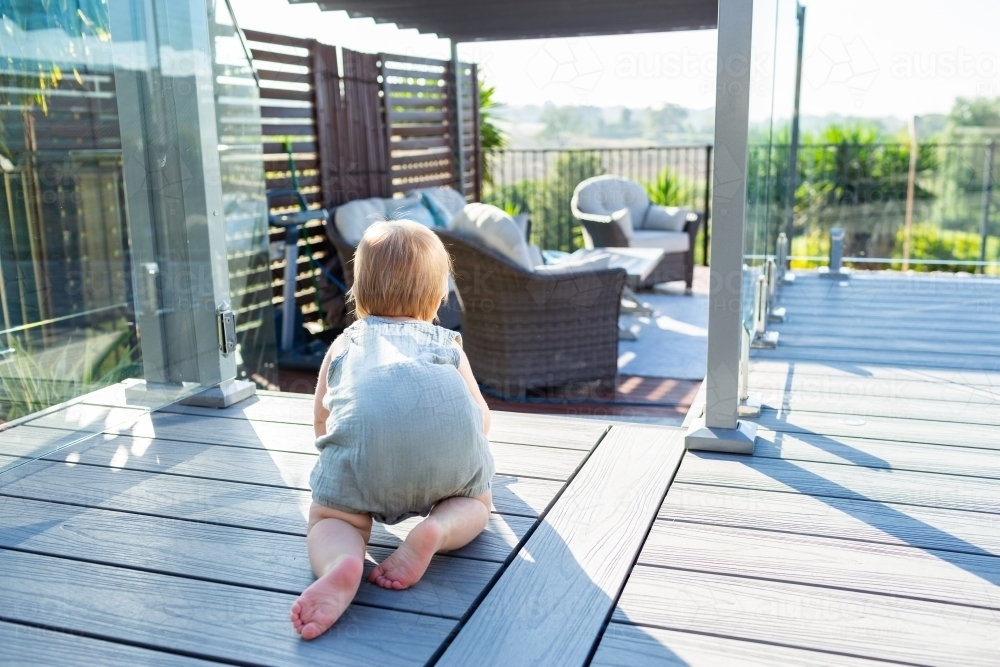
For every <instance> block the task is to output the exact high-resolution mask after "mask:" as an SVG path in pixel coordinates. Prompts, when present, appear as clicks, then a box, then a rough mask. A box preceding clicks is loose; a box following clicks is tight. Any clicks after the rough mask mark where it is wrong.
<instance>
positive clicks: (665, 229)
mask: <svg viewBox="0 0 1000 667" xmlns="http://www.w3.org/2000/svg"><path fill="white" fill-rule="evenodd" d="M570 208H571V209H572V211H573V216H574V217H575V218H576V219H577V220H578V221H579V222H580V226H581V228H582V231H583V241H584V245H585V246H586V247H587V248H625V247H630V248H660V249H662V250H663V251H664V252H665V253H666V254H665V255H664V256H663V259H662V260H661V262H660V264H659V265H658V266H657V267H656V269H654V270H653V272H652V273H651V274H650V275H649V276H648V277H647V278H646V279H645V280H644V281H642V282H641V283H640V284H638V285H637V286H636V287H638V288H639V289H649V288H652V286H653V285H656V284H657V283H664V282H670V281H673V280H683V281H684V282H685V284H686V285H687V289H688V290H690V289H691V283H692V281H693V279H694V246H695V237H697V235H698V228H699V226H700V225H701V223H702V220H703V219H704V215H703V214H702V213H698V212H695V211H691V210H689V209H685V208H667V207H663V206H657V205H655V204H650V203H649V197H648V196H647V195H646V191H645V190H644V189H643V188H642V186H641V185H639V184H638V183H636V182H635V181H630V180H628V179H627V178H622V177H620V176H595V177H594V178H588V179H587V180H585V181H583V182H582V183H580V184H579V185H577V186H576V189H575V190H574V192H573V199H572V201H571V202H570Z"/></svg>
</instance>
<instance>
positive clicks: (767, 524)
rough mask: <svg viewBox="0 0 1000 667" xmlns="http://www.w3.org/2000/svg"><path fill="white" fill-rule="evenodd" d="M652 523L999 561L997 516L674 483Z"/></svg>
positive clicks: (999, 538)
mask: <svg viewBox="0 0 1000 667" xmlns="http://www.w3.org/2000/svg"><path fill="white" fill-rule="evenodd" d="M657 518H658V519H659V520H663V521H687V522H692V523H703V524H711V525H719V526H732V527H737V528H752V529H755V530H767V531H774V532H781V533H790V534H803V535H817V536H823V537H831V538H838V539H844V540H857V541H864V542H872V543H875V544H892V545H902V546H911V547H915V548H920V549H933V550H936V551H950V552H954V553H968V554H973V555H988V556H995V557H1000V516H997V515H996V514H980V513H977V512H963V511H960V510H947V509H939V508H932V507H915V506H913V505H897V504H893V503H879V502H869V501H863V500H850V499H845V498H830V497H824V498H816V497H812V496H807V495H803V494H800V493H782V492H774V491H758V490H754V489H741V488H726V487H711V486H701V485H695V484H685V483H683V482H680V481H675V482H674V484H673V485H672V486H671V487H670V493H669V494H668V495H667V498H666V500H665V501H664V503H663V506H662V507H661V508H660V512H659V514H658V515H657Z"/></svg>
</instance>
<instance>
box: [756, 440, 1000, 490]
mask: <svg viewBox="0 0 1000 667" xmlns="http://www.w3.org/2000/svg"><path fill="white" fill-rule="evenodd" d="M753 455H754V456H755V457H759V458H778V459H785V460H788V461H816V462H820V463H841V464H845V465H862V466H864V467H866V468H885V469H892V470H914V471H918V472H930V473H939V474H948V475H969V476H971V477H988V478H990V479H997V480H1000V454H998V453H997V451H996V450H991V449H976V448H972V447H947V448H945V447H944V446H942V445H921V444H916V443H910V442H892V441H890V440H867V439H864V438H845V437H843V436H826V435H818V434H815V433H810V434H807V433H775V432H774V431H770V430H767V429H763V428H760V429H757V442H756V445H755V447H754V451H753Z"/></svg>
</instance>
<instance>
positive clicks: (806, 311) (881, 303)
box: [779, 293, 1000, 324]
mask: <svg viewBox="0 0 1000 667" xmlns="http://www.w3.org/2000/svg"><path fill="white" fill-rule="evenodd" d="M997 298H998V295H995V294H994V295H990V296H989V297H987V298H985V299H979V298H976V297H973V296H963V297H959V298H957V299H955V300H952V301H949V302H948V303H940V302H938V303H934V302H933V297H931V296H926V295H922V296H920V297H918V298H917V299H915V300H913V301H901V300H899V299H892V298H874V299H869V298H865V297H861V296H858V295H856V294H854V295H849V294H848V295H842V296H837V295H836V294H833V295H815V296H809V295H804V296H795V295H794V294H791V293H786V294H784V295H782V297H781V298H780V299H779V303H780V304H781V305H782V306H785V307H786V308H788V309H789V313H802V314H803V315H807V316H808V315H819V314H823V315H826V316H827V317H837V318H841V317H843V318H852V319H855V320H857V319H861V320H875V319H877V318H880V319H882V321H885V320H892V319H895V318H904V317H907V318H910V319H916V320H917V323H918V324H919V321H920V320H921V319H923V318H926V319H935V318H936V319H939V320H940V319H944V318H947V319H949V320H953V321H957V322H963V321H974V322H980V323H997V322H1000V315H998V314H996V313H992V312H989V310H985V309H983V306H984V305H985V304H984V301H989V300H995V299H997Z"/></svg>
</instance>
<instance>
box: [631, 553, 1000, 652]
mask: <svg viewBox="0 0 1000 667" xmlns="http://www.w3.org/2000/svg"><path fill="white" fill-rule="evenodd" d="M613 618H614V620H616V621H619V622H627V623H632V624H636V625H649V626H653V627H664V628H669V629H674V630H688V631H701V632H705V631H711V632H712V633H714V634H719V635H723V636H725V637H732V638H736V639H747V640H753V641H762V642H771V643H776V644H783V645H786V646H787V645H792V646H799V647H809V648H811V649H814V650H821V651H830V652H837V653H843V654H847V655H855V656H862V657H868V658H875V659H879V660H896V661H900V662H905V663H909V664H932V665H954V666H955V667H972V666H974V665H975V666H983V667H985V666H987V665H995V664H996V657H997V655H1000V633H998V632H997V627H998V626H997V624H998V622H1000V613H998V612H997V611H995V610H992V609H977V608H974V607H966V606H959V605H952V604H942V603H938V602H926V601H923V600H909V599H906V598H901V597H892V596H886V595H874V594H871V593H859V592H856V591H845V590H839V589H833V588H826V587H819V586H803V585H799V584H788V583H782V582H776V581H770V580H766V579H757V578H749V577H734V576H724V575H719V574H707V573H703V572H691V571H682V570H672V569H665V568H656V567H649V566H645V565H637V566H636V567H635V569H634V570H633V571H632V576H631V577H630V578H629V581H628V583H627V584H626V585H625V590H624V591H623V592H622V596H621V599H620V601H619V604H618V607H617V609H616V610H615V613H614V617H613Z"/></svg>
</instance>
